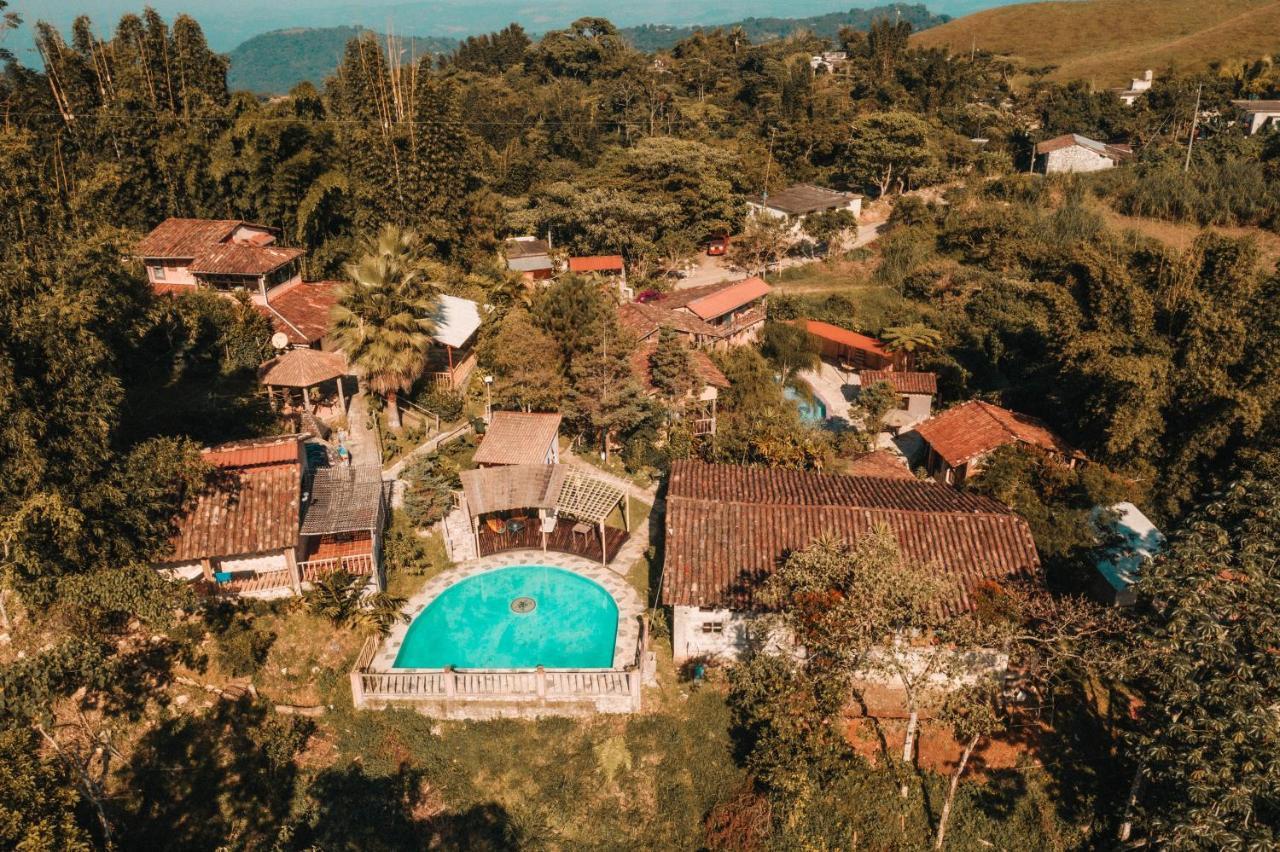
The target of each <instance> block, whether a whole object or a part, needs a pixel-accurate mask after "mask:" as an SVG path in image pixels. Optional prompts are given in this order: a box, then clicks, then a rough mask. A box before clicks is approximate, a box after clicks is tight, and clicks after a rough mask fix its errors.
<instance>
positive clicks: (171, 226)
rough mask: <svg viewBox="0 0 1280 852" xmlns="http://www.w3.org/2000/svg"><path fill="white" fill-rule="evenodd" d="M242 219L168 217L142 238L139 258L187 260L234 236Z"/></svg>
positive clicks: (242, 223) (137, 250)
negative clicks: (233, 233)
mask: <svg viewBox="0 0 1280 852" xmlns="http://www.w3.org/2000/svg"><path fill="white" fill-rule="evenodd" d="M244 224H247V223H246V222H244V221H243V220H241V219H165V220H164V221H163V222H161V223H160V224H159V225H156V226H155V228H153V229H152V231H151V233H149V234H147V235H146V236H145V237H143V238H142V241H141V242H139V243H138V246H137V248H136V249H134V251H136V252H137V254H138V256H139V257H144V258H147V257H154V258H173V259H179V260H182V259H188V258H195V256H196V255H197V254H199V253H200V252H202V251H204V250H205V249H207V248H209V246H212V245H217V244H218V243H220V242H222V241H223V240H225V239H227V238H228V237H230V236H231V234H232V232H234V231H235V229H236V228H238V227H240V226H241V225H244Z"/></svg>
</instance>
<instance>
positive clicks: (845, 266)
mask: <svg viewBox="0 0 1280 852" xmlns="http://www.w3.org/2000/svg"><path fill="white" fill-rule="evenodd" d="M878 263H879V255H878V254H873V255H871V256H870V257H868V258H865V259H860V260H844V259H832V260H825V261H822V262H820V263H808V264H805V265H803V266H793V267H791V268H790V269H786V270H783V271H782V272H781V273H779V274H777V275H771V276H769V283H770V284H772V285H773V287H774V290H775V292H777V293H781V294H785V295H789V296H805V297H823V296H833V295H839V296H845V297H846V298H848V299H850V300H851V301H852V302H853V304H854V306H855V309H856V312H857V323H858V325H859V326H861V327H863V328H881V327H882V326H884V325H885V324H886V317H888V316H891V315H892V312H893V310H894V309H895V308H896V307H898V306H900V305H901V304H902V303H903V301H904V299H903V297H902V296H901V295H900V294H899V293H898V292H897V291H896V290H894V289H893V288H892V287H888V286H886V285H884V284H881V283H879V282H877V281H875V280H874V279H873V278H872V277H871V274H872V272H873V271H874V269H875V267H876V265H877V264H878Z"/></svg>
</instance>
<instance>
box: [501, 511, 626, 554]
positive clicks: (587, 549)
mask: <svg viewBox="0 0 1280 852" xmlns="http://www.w3.org/2000/svg"><path fill="white" fill-rule="evenodd" d="M576 523H577V522H576V521H571V520H567V519H562V520H560V521H559V522H557V523H556V528H555V530H554V531H553V532H549V533H547V550H554V551H556V552H558V553H572V554H574V555H576V556H582V557H585V558H587V559H590V560H592V561H593V562H600V561H601V554H600V528H599V527H594V526H593V527H591V532H590V533H587V534H586V535H583V534H581V533H574V531H573V527H574V525H575V524H576ZM604 536H605V541H606V542H607V543H608V545H609V558H610V559H612V558H613V557H614V556H615V555H616V554H617V552H618V551H619V550H620V549H622V545H624V544H626V543H627V539H629V538H631V533H629V532H627V531H626V530H620V529H618V528H616V527H609V526H606V527H605V528H604ZM541 549H542V533H541V532H540V531H539V527H538V520H537V519H536V518H534V519H533V520H532V521H530V522H529V523H528V524H527V525H526V526H525V528H524V529H523V530H521V531H520V532H518V533H512V532H507V533H495V532H493V531H492V530H490V529H489V528H488V527H487V526H485V525H484V522H483V521H481V523H480V555H481V556H491V555H493V554H495V553H501V552H502V551H504V550H541Z"/></svg>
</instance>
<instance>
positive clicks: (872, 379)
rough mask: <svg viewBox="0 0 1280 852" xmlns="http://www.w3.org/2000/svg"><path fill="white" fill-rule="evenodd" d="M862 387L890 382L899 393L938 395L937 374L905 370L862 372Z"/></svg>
mask: <svg viewBox="0 0 1280 852" xmlns="http://www.w3.org/2000/svg"><path fill="white" fill-rule="evenodd" d="M858 380H859V381H860V382H862V387H864V388H865V387H868V386H870V385H874V384H878V383H879V382H888V383H889V384H890V385H891V386H892V387H893V389H894V390H895V391H897V392H898V393H921V394H928V395H929V396H934V395H935V394H937V393H938V375H937V374H936V373H910V372H907V371H905V370H862V371H861V372H859V373H858Z"/></svg>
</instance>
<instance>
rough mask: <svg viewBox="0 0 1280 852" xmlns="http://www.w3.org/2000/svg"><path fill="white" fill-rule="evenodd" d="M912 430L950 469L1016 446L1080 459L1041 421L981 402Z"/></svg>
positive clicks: (959, 408)
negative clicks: (1007, 447) (1001, 449)
mask: <svg viewBox="0 0 1280 852" xmlns="http://www.w3.org/2000/svg"><path fill="white" fill-rule="evenodd" d="M915 428H916V431H917V432H919V433H920V436H921V437H922V438H924V440H925V441H926V442H927V443H928V444H929V446H930V447H932V448H933V451H934V452H935V453H937V454H938V455H940V456H942V459H943V461H945V462H946V463H947V464H948V465H949V466H950V467H959V466H960V465H962V464H964V463H965V462H968V461H971V460H973V459H974V458H977V457H978V456H981V455H984V454H986V453H989V452H991V451H992V450H994V449H996V448H997V447H1003V446H1004V445H1006V444H1013V443H1018V442H1021V443H1025V444H1031V445H1032V446H1036V447H1040V448H1041V449H1044V450H1048V451H1050V452H1056V453H1061V454H1062V455H1066V456H1073V457H1080V454H1079V453H1078V452H1077V451H1076V450H1075V449H1073V448H1072V447H1071V446H1070V445H1069V444H1067V442H1066V441H1064V440H1062V439H1061V438H1059V437H1058V436H1057V435H1056V434H1055V433H1054V432H1053V430H1051V429H1050V428H1049V427H1048V425H1046V424H1045V422H1044V421H1043V420H1040V419H1038V418H1036V417H1031V416H1030V415H1027V414H1018V413H1017V412H1014V411H1009V410H1008V409H1005V408H1001V407H1000V406H998V405H992V404H991V403H989V402H982V401H981V400H974V401H972V402H966V403H965V404H964V405H957V406H956V407H955V408H952V409H948V410H947V411H944V412H942V413H941V414H939V415H938V416H937V417H933V418H930V419H929V420H926V421H924V422H923V423H919V424H917V425H916V427H915Z"/></svg>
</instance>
